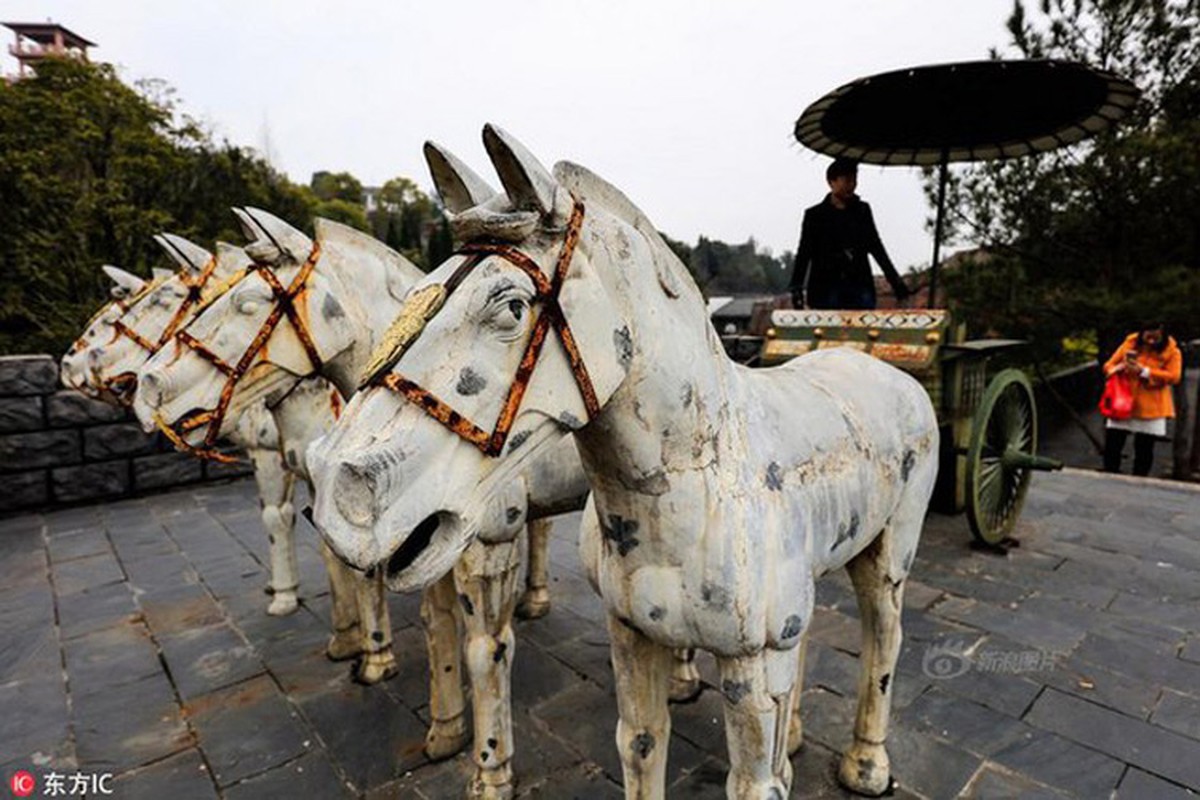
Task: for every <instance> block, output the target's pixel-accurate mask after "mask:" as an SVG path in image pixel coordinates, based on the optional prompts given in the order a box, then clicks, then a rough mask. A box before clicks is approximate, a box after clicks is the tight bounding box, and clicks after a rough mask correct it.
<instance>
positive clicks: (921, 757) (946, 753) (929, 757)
mask: <svg viewBox="0 0 1200 800" xmlns="http://www.w3.org/2000/svg"><path fill="white" fill-rule="evenodd" d="M887 750H888V757H889V759H890V760H891V763H892V775H893V777H894V778H895V779H896V782H897V783H899V785H900V786H901V787H903V788H905V789H909V790H911V791H914V792H916V793H917V794H920V795H923V796H925V797H956V796H957V795H958V794H959V793H960V792H962V790H963V788H964V787H965V786H966V785H967V783H968V782H969V781H970V780H971V776H972V775H974V774H975V771H976V770H977V769H979V765H980V763H981V760H980V759H979V757H978V756H974V755H972V754H970V753H967V752H964V751H963V750H960V749H959V748H958V747H955V746H954V745H951V744H948V743H946V742H943V741H939V740H938V739H934V738H932V737H930V736H927V735H922V734H919V733H917V732H914V731H912V730H911V729H909V728H907V727H906V726H904V725H901V724H893V725H892V726H891V729H890V730H889V732H888V739H887Z"/></svg>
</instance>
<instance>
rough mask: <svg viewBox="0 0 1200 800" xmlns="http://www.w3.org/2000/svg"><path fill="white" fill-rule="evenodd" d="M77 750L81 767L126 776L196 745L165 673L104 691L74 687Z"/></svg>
mask: <svg viewBox="0 0 1200 800" xmlns="http://www.w3.org/2000/svg"><path fill="white" fill-rule="evenodd" d="M71 701H72V713H73V715H74V718H75V722H74V731H75V746H76V750H77V752H78V755H79V761H80V763H81V764H87V765H88V767H89V768H90V769H94V770H98V771H112V772H121V771H124V770H127V769H132V768H134V767H138V766H142V765H144V764H149V763H151V762H154V761H158V760H160V759H162V758H164V757H166V756H168V755H171V754H172V753H177V752H179V751H181V750H185V749H187V748H189V747H191V746H192V736H191V734H190V733H189V732H188V729H187V726H186V725H185V724H184V722H183V717H182V716H181V714H180V710H179V705H178V703H176V701H175V693H174V692H173V691H172V689H171V684H170V683H169V682H168V681H167V678H166V676H165V675H164V674H163V673H162V672H161V671H156V672H154V673H153V674H151V675H150V676H148V677H146V678H143V679H141V680H138V681H135V682H133V683H123V684H121V685H115V686H114V685H113V683H112V682H110V688H108V689H107V690H105V691H102V692H92V693H89V694H86V695H82V696H80V695H77V694H76V693H75V687H74V686H73V685H72V687H71Z"/></svg>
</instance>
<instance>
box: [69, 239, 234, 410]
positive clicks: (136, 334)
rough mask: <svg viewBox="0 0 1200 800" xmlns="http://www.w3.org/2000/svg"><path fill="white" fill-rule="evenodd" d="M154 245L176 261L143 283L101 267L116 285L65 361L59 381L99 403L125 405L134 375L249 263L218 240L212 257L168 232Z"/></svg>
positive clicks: (231, 246) (134, 277)
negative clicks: (223, 282)
mask: <svg viewBox="0 0 1200 800" xmlns="http://www.w3.org/2000/svg"><path fill="white" fill-rule="evenodd" d="M154 240H155V242H157V243H158V244H159V246H161V247H162V248H163V250H164V251H166V253H167V254H168V255H169V256H170V257H171V258H172V259H173V260H174V261H175V262H176V264H177V269H176V270H175V271H171V270H165V269H159V268H157V267H156V268H154V270H153V273H154V275H153V279H152V280H151V281H150V282H149V283H147V282H145V281H143V280H142V279H141V278H138V277H137V276H135V275H131V274H129V273H128V272H125V271H124V270H120V269H117V268H116V267H108V266H106V267H102V269H103V270H104V272H105V274H107V275H108V276H109V277H110V278H111V279H112V280H113V282H114V287H113V289H112V296H113V300H112V301H111V302H109V303H108V304H106V305H105V306H104V307H103V308H102V309H101V310H100V311H99V312H98V313H97V314H96V316H95V317H93V318H92V320H91V322H89V323H88V325H87V327H86V328H85V330H84V333H83V335H82V336H81V337H80V338H79V339H78V340H76V342H75V343H74V344H73V345H72V346H71V349H70V350H68V351H67V354H66V355H65V356H64V357H63V361H62V374H63V381H64V383H66V385H68V386H70V387H71V388H74V389H77V390H79V391H81V392H84V393H85V394H88V395H89V396H92V397H97V398H99V399H104V400H108V401H111V402H116V403H119V404H121V405H129V404H130V403H132V401H133V393H134V389H135V388H136V386H137V371H138V369H140V368H141V366H142V365H143V364H144V363H145V362H146V360H147V359H149V358H150V357H151V356H153V355H154V354H155V353H157V352H158V351H159V350H160V349H161V348H162V347H163V345H164V344H166V342H167V341H169V340H170V338H171V337H172V336H174V335H175V332H176V331H177V330H179V329H180V328H181V327H183V325H184V324H185V323H186V322H187V321H188V320H189V319H190V318H191V316H192V314H194V313H195V311H196V309H197V308H199V306H200V304H201V303H202V302H203V300H204V298H205V297H206V296H208V295H210V294H211V293H212V291H213V289H214V287H215V286H216V284H217V283H219V282H220V281H221V280H222V279H224V278H226V277H228V276H229V275H230V274H233V273H235V272H238V271H240V270H241V269H243V268H244V267H245V265H246V263H247V262H248V260H249V259H248V258H247V257H246V254H245V253H244V252H243V251H242V250H241V248H238V247H235V246H233V245H231V244H226V243H224V242H219V243H218V244H217V252H216V254H215V255H214V254H212V253H209V252H208V251H207V250H205V249H204V248H202V247H200V246H198V245H196V244H193V243H192V242H189V241H188V240H187V239H184V238H183V237H181V236H176V235H174V234H170V233H164V234H160V235H158V236H155V237H154Z"/></svg>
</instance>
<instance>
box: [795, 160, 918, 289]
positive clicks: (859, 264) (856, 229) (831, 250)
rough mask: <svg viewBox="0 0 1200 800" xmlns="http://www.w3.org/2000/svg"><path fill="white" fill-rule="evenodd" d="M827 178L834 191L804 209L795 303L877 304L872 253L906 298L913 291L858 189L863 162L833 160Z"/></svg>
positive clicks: (796, 269) (826, 171) (797, 261)
mask: <svg viewBox="0 0 1200 800" xmlns="http://www.w3.org/2000/svg"><path fill="white" fill-rule="evenodd" d="M825 180H826V182H828V183H829V194H827V195H825V199H824V200H822V201H821V202H820V203H818V204H817V205H815V206H813V207H812V208H809V209H807V210H806V211H805V212H804V222H803V223H802V224H801V226H800V245H799V247H797V248H796V262H795V266H794V269H793V271H792V286H791V290H792V302H793V303H794V305H795V306H796V308H805V307H807V308H834V309H872V308H875V279H874V278H873V277H872V276H871V265H870V262H868V260H867V255H868V254H870V255H872V256H874V257H875V260H876V261H877V262H878V263H879V266H880V267H882V268H883V274H884V275H885V276H886V277H887V280H888V283H890V284H891V285H892V290H893V291H894V292H895V293H896V299H897V301H901V302H902V301H904V300H905V299H906V298H907V297H908V296H909V295H910V294H911V292H910V291H909V289H908V287H907V286H905V285H904V281H903V280H902V279H901V278H900V273H898V272H897V271H896V267H895V266H894V265H893V264H892V259H891V258H889V257H888V254H887V251H886V250H885V249H884V248H883V241H882V240H880V238H879V231H878V230H876V229H875V219H874V218H873V217H872V216H871V207H870V206H868V205H867V204H866V203H865V202H863V201H862V200H860V199H859V197H858V195H857V194H855V193H854V190H855V189H856V188H857V187H858V163H857V162H855V161H852V160H850V159H847V158H838V159H834V161H833V163H832V164H830V165H829V168H828V169H826V170H825Z"/></svg>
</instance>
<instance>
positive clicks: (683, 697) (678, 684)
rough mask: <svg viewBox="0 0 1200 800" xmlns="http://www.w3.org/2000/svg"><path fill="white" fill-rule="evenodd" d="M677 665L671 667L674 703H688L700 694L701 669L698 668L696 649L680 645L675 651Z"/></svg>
mask: <svg viewBox="0 0 1200 800" xmlns="http://www.w3.org/2000/svg"><path fill="white" fill-rule="evenodd" d="M674 653H675V665H674V667H672V668H671V690H670V698H671V702H672V703H688V702H691V701H692V700H695V699H696V698H697V697H699V696H700V691H701V686H700V670H698V669H696V650H695V648H693V647H680V648H678V649H676V650H675V651H674Z"/></svg>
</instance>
